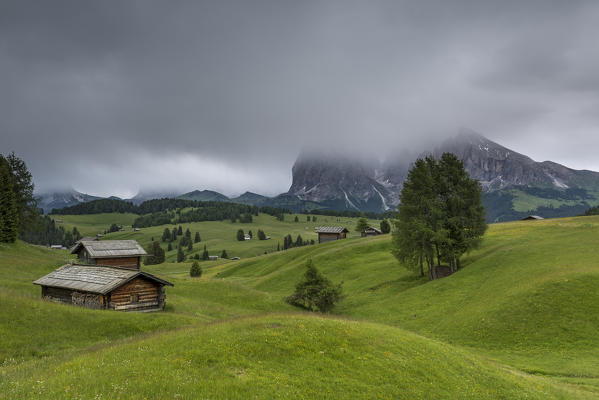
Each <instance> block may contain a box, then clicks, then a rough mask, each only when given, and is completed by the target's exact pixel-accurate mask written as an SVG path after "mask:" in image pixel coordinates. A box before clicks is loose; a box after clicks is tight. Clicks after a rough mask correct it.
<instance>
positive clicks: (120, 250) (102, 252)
mask: <svg viewBox="0 0 599 400" xmlns="http://www.w3.org/2000/svg"><path fill="white" fill-rule="evenodd" d="M81 246H83V247H85V250H87V252H88V253H89V256H90V257H91V258H103V257H123V256H145V255H147V254H148V253H146V251H145V250H144V249H143V247H141V246H140V244H139V243H137V241H136V240H99V241H97V240H90V241H86V240H82V241H80V242H79V243H77V244H76V245H75V246H74V247H73V248H72V249H71V254H73V253H75V252H77V251H79V248H80V247H81Z"/></svg>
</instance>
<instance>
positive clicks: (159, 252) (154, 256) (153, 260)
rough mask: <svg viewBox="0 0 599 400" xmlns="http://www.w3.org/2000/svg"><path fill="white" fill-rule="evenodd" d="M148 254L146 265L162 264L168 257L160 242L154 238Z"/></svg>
mask: <svg viewBox="0 0 599 400" xmlns="http://www.w3.org/2000/svg"><path fill="white" fill-rule="evenodd" d="M147 253H148V255H147V256H146V259H145V260H144V263H145V264H146V265H153V264H162V263H163V262H164V260H165V258H166V255H165V253H164V249H163V248H162V246H160V242H158V241H155V240H153V241H152V243H151V244H150V248H149V249H148V250H147Z"/></svg>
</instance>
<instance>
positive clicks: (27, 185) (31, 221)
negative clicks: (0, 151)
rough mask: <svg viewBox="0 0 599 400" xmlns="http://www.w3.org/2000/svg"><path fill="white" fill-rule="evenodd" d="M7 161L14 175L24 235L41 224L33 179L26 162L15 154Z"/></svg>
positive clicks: (7, 158)
mask: <svg viewBox="0 0 599 400" xmlns="http://www.w3.org/2000/svg"><path fill="white" fill-rule="evenodd" d="M5 160H6V162H7V163H8V168H9V171H10V174H11V175H12V181H13V183H12V185H13V192H14V196H15V207H16V210H17V221H18V232H19V233H24V232H25V230H27V229H30V228H33V227H34V225H37V224H39V214H38V211H37V201H36V200H35V197H34V196H33V177H32V176H31V173H30V172H29V170H28V169H27V165H26V164H25V162H24V161H23V160H21V159H20V158H19V157H17V156H16V155H15V153H14V152H13V153H10V154H9V155H8V156H7V157H6V159H5Z"/></svg>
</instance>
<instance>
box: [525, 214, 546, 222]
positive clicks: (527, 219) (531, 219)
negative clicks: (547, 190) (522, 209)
mask: <svg viewBox="0 0 599 400" xmlns="http://www.w3.org/2000/svg"><path fill="white" fill-rule="evenodd" d="M537 219H545V218H543V217H539V216H538V215H529V216H528V217H524V218H522V221H534V220H537Z"/></svg>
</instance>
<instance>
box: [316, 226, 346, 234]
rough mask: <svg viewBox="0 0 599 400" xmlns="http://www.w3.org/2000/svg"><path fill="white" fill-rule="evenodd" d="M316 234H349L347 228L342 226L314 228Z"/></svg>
mask: <svg viewBox="0 0 599 400" xmlns="http://www.w3.org/2000/svg"><path fill="white" fill-rule="evenodd" d="M314 230H315V231H316V233H341V232H349V231H348V230H347V228H344V227H342V226H317V227H316V228H314Z"/></svg>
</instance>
